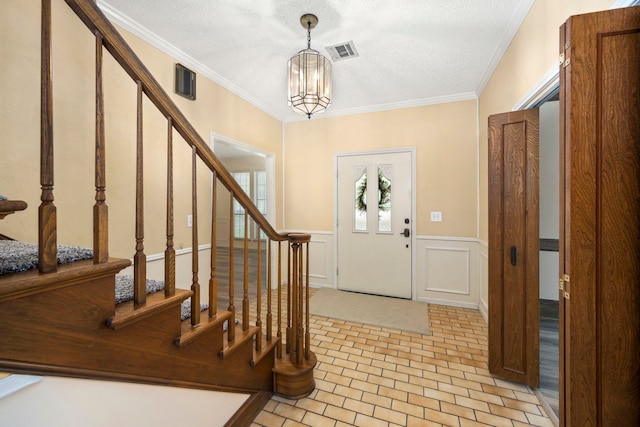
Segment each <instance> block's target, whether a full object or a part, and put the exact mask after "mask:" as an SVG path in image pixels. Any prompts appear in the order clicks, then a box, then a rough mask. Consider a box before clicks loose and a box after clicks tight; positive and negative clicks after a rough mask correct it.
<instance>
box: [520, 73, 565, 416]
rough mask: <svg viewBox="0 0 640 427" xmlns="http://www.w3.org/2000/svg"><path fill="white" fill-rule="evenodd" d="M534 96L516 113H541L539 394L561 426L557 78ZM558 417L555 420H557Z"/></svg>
mask: <svg viewBox="0 0 640 427" xmlns="http://www.w3.org/2000/svg"><path fill="white" fill-rule="evenodd" d="M534 93H536V96H533V97H532V98H530V99H529V100H527V101H526V102H525V103H523V105H520V106H519V107H518V106H516V107H514V110H516V109H527V108H538V109H539V111H540V156H539V161H540V163H539V167H540V183H539V189H540V194H539V197H540V199H539V203H540V205H539V209H540V253H539V274H540V276H539V277H540V306H539V310H540V325H539V326H540V327H539V333H540V386H539V387H538V388H537V389H536V394H537V395H538V397H539V398H540V400H541V402H542V403H543V405H544V406H545V407H546V409H547V412H548V415H549V417H550V418H551V419H552V420H553V421H554V423H555V424H556V425H558V417H559V416H560V405H559V385H560V361H559V355H560V338H559V300H558V297H559V294H558V277H559V274H560V273H559V233H560V230H559V224H560V222H559V221H560V219H559V212H560V205H559V203H560V195H559V188H560V177H559V161H560V160H559V150H560V148H559V144H560V140H559V136H560V129H559V126H560V111H559V108H560V105H559V104H560V103H559V80H558V75H557V74H555V75H552V76H551V77H550V79H549V80H547V81H546V83H544V84H543V85H542V87H541V89H539V90H538V91H537V92H534ZM554 415H555V417H554Z"/></svg>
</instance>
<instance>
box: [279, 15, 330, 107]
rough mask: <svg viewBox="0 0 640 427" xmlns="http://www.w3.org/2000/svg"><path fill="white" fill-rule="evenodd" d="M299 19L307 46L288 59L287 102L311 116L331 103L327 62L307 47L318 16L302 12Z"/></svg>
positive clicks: (309, 46) (328, 63)
mask: <svg viewBox="0 0 640 427" xmlns="http://www.w3.org/2000/svg"><path fill="white" fill-rule="evenodd" d="M300 23H301V24H302V26H303V27H304V28H306V29H307V48H306V49H304V50H301V51H300V52H298V53H297V54H296V55H295V56H293V57H292V58H291V59H290V60H289V64H288V67H289V73H288V83H289V98H288V104H289V107H291V108H292V109H293V111H295V112H296V113H298V114H306V116H307V117H308V118H311V115H312V114H316V113H321V112H323V111H324V110H325V109H326V108H327V107H328V106H329V104H331V62H329V60H328V59H327V58H325V57H324V56H322V55H320V53H319V52H318V51H317V50H313V49H311V29H313V28H315V27H316V25H318V18H317V17H316V16H315V15H312V14H306V15H302V16H301V17H300Z"/></svg>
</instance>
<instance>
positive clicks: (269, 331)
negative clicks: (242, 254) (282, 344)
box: [266, 238, 273, 342]
mask: <svg viewBox="0 0 640 427" xmlns="http://www.w3.org/2000/svg"><path fill="white" fill-rule="evenodd" d="M266 242H267V341H268V342H271V340H272V339H273V314H272V313H271V302H272V301H271V298H272V297H271V285H272V283H271V274H272V271H271V239H269V238H267V240H266Z"/></svg>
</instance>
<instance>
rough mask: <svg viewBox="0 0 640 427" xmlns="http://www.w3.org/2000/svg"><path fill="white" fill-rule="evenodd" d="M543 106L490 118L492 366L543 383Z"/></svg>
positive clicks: (502, 372)
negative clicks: (540, 119) (540, 167)
mask: <svg viewBox="0 0 640 427" xmlns="http://www.w3.org/2000/svg"><path fill="white" fill-rule="evenodd" d="M538 164H539V128H538V110H537V109H531V110H521V111H514V112H510V113H503V114H497V115H494V116H490V117H489V370H490V372H491V373H492V374H496V375H500V376H502V377H505V378H507V379H510V380H513V381H518V382H521V383H524V384H528V385H530V386H532V387H538V384H539V381H540V379H539V360H540V349H539V341H540V338H539V329H540V325H539V322H540V313H539V304H540V302H539V292H540V290H539V272H538V271H539V247H540V246H539V245H540V237H539V227H540V225H539V212H538V205H539V203H538V198H539V188H538V186H539V183H538V182H539V176H538Z"/></svg>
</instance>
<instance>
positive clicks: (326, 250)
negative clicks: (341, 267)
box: [305, 231, 335, 288]
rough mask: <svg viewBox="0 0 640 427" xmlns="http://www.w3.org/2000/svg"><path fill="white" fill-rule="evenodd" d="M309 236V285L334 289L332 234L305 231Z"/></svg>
mask: <svg viewBox="0 0 640 427" xmlns="http://www.w3.org/2000/svg"><path fill="white" fill-rule="evenodd" d="M305 233H309V234H311V242H310V243H309V284H310V286H313V287H322V288H327V287H328V288H333V287H335V281H334V278H335V271H334V270H335V267H334V261H333V233H329V232H321V231H305Z"/></svg>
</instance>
